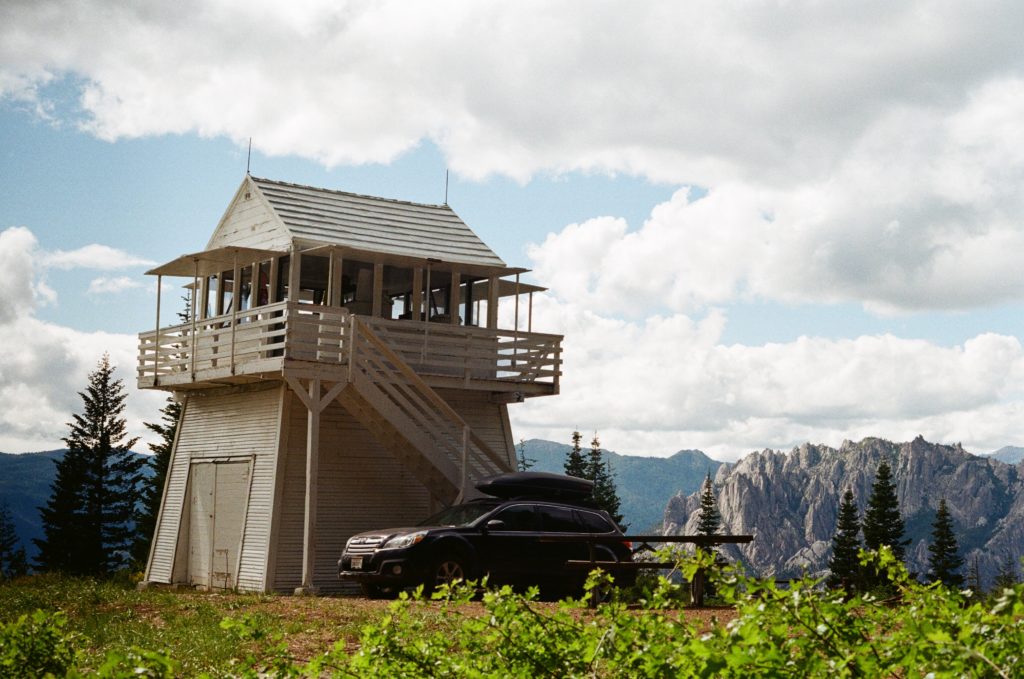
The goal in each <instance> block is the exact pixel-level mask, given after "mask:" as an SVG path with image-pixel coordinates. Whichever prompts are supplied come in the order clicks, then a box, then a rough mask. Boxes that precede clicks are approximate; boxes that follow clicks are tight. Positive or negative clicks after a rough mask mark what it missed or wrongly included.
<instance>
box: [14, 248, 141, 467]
mask: <svg viewBox="0 0 1024 679" xmlns="http://www.w3.org/2000/svg"><path fill="white" fill-rule="evenodd" d="M41 256H42V255H41V254H40V251H39V248H38V243H37V241H36V238H35V236H34V235H33V234H32V232H31V231H29V230H28V229H25V228H11V229H6V230H5V231H3V232H0V336H2V337H3V340H2V343H0V344H2V346H3V347H4V362H3V365H0V403H3V404H4V405H3V408H0V450H2V451H4V452H25V451H33V450H49V449H53V448H57V447H60V446H62V445H63V444H62V443H61V437H63V436H65V435H67V431H68V429H67V424H66V423H67V422H68V421H69V420H70V419H71V414H72V413H75V412H80V411H81V407H82V402H81V398H80V397H79V396H78V392H79V391H81V390H82V389H83V388H84V386H85V384H86V381H87V377H88V374H89V373H90V372H92V371H93V370H95V368H96V364H97V362H98V361H99V359H100V357H101V356H102V355H103V353H104V352H107V353H109V354H110V358H111V362H112V363H113V364H114V365H115V366H117V372H116V373H115V375H116V376H117V377H119V378H120V379H122V380H124V384H125V387H126V388H127V391H128V393H129V398H128V402H127V410H126V413H125V416H126V419H127V421H128V427H129V431H130V432H131V433H132V435H133V436H145V435H146V430H145V428H144V427H143V425H142V422H143V421H144V420H153V419H154V418H155V417H156V416H157V413H158V410H159V408H160V407H161V405H160V402H161V395H160V394H155V393H149V392H139V391H137V390H136V389H135V386H134V385H135V379H134V377H135V375H134V372H135V370H134V368H135V361H136V343H137V339H136V338H135V337H134V336H133V335H121V334H114V333H105V332H93V333H88V332H80V331H77V330H73V329H71V328H67V327H63V326H60V325H57V324H54V323H47V322H44V321H41V320H39V319H38V318H36V315H35V313H36V309H37V308H38V304H39V295H37V294H34V293H33V291H34V290H35V289H36V288H37V286H38V283H37V282H36V276H37V273H38V271H37V269H38V268H39V266H40V263H39V261H38V260H39V259H40V257H41ZM50 294H51V295H52V294H53V293H52V291H51V292H50ZM140 449H144V448H143V447H142V446H141V445H140Z"/></svg>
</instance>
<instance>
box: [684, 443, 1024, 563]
mask: <svg viewBox="0 0 1024 679" xmlns="http://www.w3.org/2000/svg"><path fill="white" fill-rule="evenodd" d="M883 459H885V460H887V461H888V462H889V464H890V465H891V467H892V469H893V477H894V480H895V482H896V489H897V495H898V497H899V501H900V509H901V512H902V514H903V517H904V521H905V523H906V527H907V537H909V538H910V539H911V544H910V546H909V547H908V549H907V555H908V556H907V561H908V564H907V565H908V567H909V568H910V569H911V571H913V572H920V573H925V572H927V558H928V551H927V544H928V540H929V539H930V532H931V525H932V522H933V520H934V516H935V511H936V509H937V508H938V504H939V501H940V500H941V499H943V498H945V500H946V503H947V505H948V506H949V510H950V513H951V515H952V519H953V523H954V527H955V529H956V531H957V537H958V540H959V543H960V547H961V554H962V555H963V556H965V558H967V559H972V558H974V557H975V556H977V557H978V562H979V566H980V569H981V571H982V574H983V576H985V577H988V578H990V577H992V575H994V573H995V572H996V570H997V568H998V564H999V563H1000V562H1001V561H1002V560H1003V559H1005V556H1006V555H1007V554H1011V555H1017V556H1020V555H1021V554H1022V553H1024V492H1022V491H1024V487H1022V486H1024V483H1022V477H1021V469H1020V468H1018V467H1014V466H1011V465H1008V464H1006V463H1003V462H1000V461H998V460H995V459H991V458H984V457H979V456H976V455H972V454H970V453H968V452H967V451H965V450H964V449H963V447H962V446H961V445H960V444H959V443H957V444H953V445H942V444H935V443H930V442H928V441H926V440H925V439H924V438H922V437H920V436H918V437H917V438H915V439H914V440H913V441H909V442H906V443H893V442H891V441H886V440H884V439H879V438H866V439H864V440H862V441H859V442H856V443H855V442H852V441H844V442H843V443H842V445H841V446H840V447H839V449H838V450H837V449H834V448H830V447H828V446H824V445H815V444H810V443H805V444H803V445H801V446H799V447H797V448H794V449H793V450H791V451H790V452H788V453H784V452H780V451H774V450H764V451H760V452H753V453H750V454H749V455H747V456H746V457H744V458H742V459H741V460H739V461H738V462H736V463H735V464H732V465H722V467H720V468H719V469H718V473H717V474H716V475H715V480H714V483H715V487H716V492H717V496H718V503H719V509H720V511H721V513H722V520H723V524H724V531H725V532H729V533H736V534H741V533H750V534H753V535H754V536H755V538H754V542H753V543H751V544H749V545H745V546H743V547H737V546H728V547H723V552H725V553H726V554H727V555H731V556H732V557H734V558H737V559H742V560H743V561H744V562H745V563H746V564H747V565H748V566H749V567H750V568H751V569H753V570H754V571H756V572H758V573H761V574H764V575H776V576H778V577H790V576H794V575H798V574H799V573H800V572H801V571H803V570H807V571H810V572H812V573H819V574H820V573H824V572H825V571H826V570H827V568H828V560H829V558H830V556H831V550H832V545H831V540H832V535H833V534H834V532H835V525H836V520H837V512H838V508H839V500H840V496H841V495H842V493H843V492H845V490H846V489H847V488H850V489H851V490H852V491H853V494H854V497H855V498H856V501H857V504H858V507H859V508H860V510H861V512H862V513H863V510H864V506H865V504H866V502H867V498H868V496H869V495H870V492H871V486H872V484H873V482H874V478H875V472H876V470H877V469H878V465H879V463H880V462H881V461H882V460H883ZM698 508H699V493H694V494H691V495H683V494H677V495H676V496H674V497H673V498H672V499H671V500H670V501H669V503H668V506H667V507H666V509H665V524H664V526H665V531H666V533H667V534H685V533H693V532H695V530H696V523H697V510H698Z"/></svg>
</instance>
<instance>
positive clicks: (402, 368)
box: [349, 314, 508, 469]
mask: <svg viewBox="0 0 1024 679" xmlns="http://www.w3.org/2000/svg"><path fill="white" fill-rule="evenodd" d="M350 319H351V320H350V323H351V341H352V351H353V352H354V351H355V344H356V342H357V341H358V340H359V338H360V337H362V338H363V339H365V340H367V341H368V342H369V343H370V344H372V345H373V346H374V347H375V348H376V349H377V350H378V351H380V353H381V354H383V355H384V358H386V359H387V360H388V362H390V363H391V364H392V365H393V366H395V368H396V369H397V370H398V371H399V372H401V373H402V375H403V376H404V377H405V378H406V379H407V380H408V382H409V384H411V385H413V386H414V387H416V389H417V391H419V392H420V393H421V394H423V395H425V396H426V398H427V399H428V400H429V401H430V403H431V404H432V405H434V406H435V407H436V408H437V409H438V411H440V412H441V413H442V414H443V415H444V416H445V417H446V418H447V419H449V420H451V422H452V424H454V425H455V426H456V427H458V428H459V430H460V431H461V432H464V433H465V432H468V437H466V436H463V439H462V440H463V442H464V443H463V445H465V441H466V440H467V438H468V440H469V441H471V442H472V443H473V444H474V445H475V446H476V447H477V448H479V449H480V451H481V452H483V453H484V454H485V455H486V456H487V457H489V458H490V459H491V461H492V462H493V463H494V464H495V465H496V466H497V467H498V468H499V469H504V468H506V467H507V465H508V462H507V461H506V460H503V459H501V457H499V456H498V454H497V453H496V452H494V450H493V449H492V448H491V447H490V446H489V445H487V443H485V442H484V441H483V440H482V439H481V438H480V437H479V436H477V435H476V433H475V432H473V430H472V428H470V426H469V425H468V424H467V423H466V421H465V420H464V419H462V416H461V415H459V414H458V413H457V412H456V411H455V409H454V408H452V407H451V406H450V405H449V404H448V402H447V401H445V400H444V399H443V398H441V396H440V395H439V394H438V393H437V392H436V391H434V389H433V388H431V386H430V385H429V384H427V383H426V382H425V381H424V380H423V378H422V377H420V376H419V375H418V374H416V371H415V370H413V369H412V368H411V367H410V366H409V364H408V363H406V362H405V361H404V360H403V359H402V357H401V356H399V355H398V354H397V353H396V352H395V351H394V350H393V349H391V347H389V346H388V345H387V343H386V342H384V340H382V339H381V338H380V337H379V336H378V335H377V333H375V332H374V331H373V330H372V329H371V328H370V327H369V325H368V324H367V323H365V322H364V321H362V320H361V319H360V318H359V316H358V315H356V314H352V315H351V316H350ZM354 363H355V361H354V356H352V357H351V358H350V359H349V370H352V369H354V365H353V364H354ZM463 458H465V449H463Z"/></svg>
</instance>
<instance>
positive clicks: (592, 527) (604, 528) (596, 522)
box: [576, 509, 616, 533]
mask: <svg viewBox="0 0 1024 679" xmlns="http://www.w3.org/2000/svg"><path fill="white" fill-rule="evenodd" d="M576 516H578V517H579V519H580V523H582V524H583V530H585V531H586V532H588V533H612V532H614V531H615V530H616V528H615V526H614V525H613V524H612V522H611V521H609V520H608V519H606V518H604V517H603V516H601V515H600V514H595V513H594V512H588V511H585V510H581V509H578V510H576Z"/></svg>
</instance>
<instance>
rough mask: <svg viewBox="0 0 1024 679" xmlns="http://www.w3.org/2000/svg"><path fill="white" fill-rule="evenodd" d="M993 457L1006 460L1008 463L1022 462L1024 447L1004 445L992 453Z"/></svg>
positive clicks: (1002, 460)
mask: <svg viewBox="0 0 1024 679" xmlns="http://www.w3.org/2000/svg"><path fill="white" fill-rule="evenodd" d="M992 458H994V459H996V460H1000V461H1001V462H1005V463H1006V464H1020V463H1021V460H1024V448H1020V447H1018V446H1003V447H1002V448H1000V449H999V450H997V451H996V452H994V453H992Z"/></svg>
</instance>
